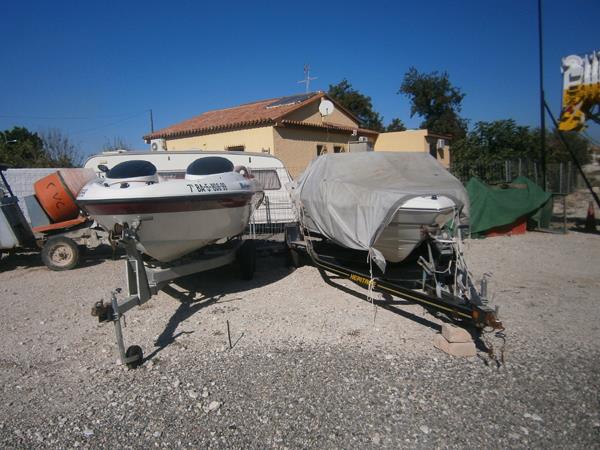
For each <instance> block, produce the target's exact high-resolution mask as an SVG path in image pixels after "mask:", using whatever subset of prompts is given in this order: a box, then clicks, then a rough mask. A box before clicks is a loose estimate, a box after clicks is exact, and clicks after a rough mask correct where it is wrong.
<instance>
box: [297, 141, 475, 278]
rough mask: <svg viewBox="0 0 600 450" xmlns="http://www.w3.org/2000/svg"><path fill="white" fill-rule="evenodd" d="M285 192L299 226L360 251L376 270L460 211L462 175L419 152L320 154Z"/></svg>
mask: <svg viewBox="0 0 600 450" xmlns="http://www.w3.org/2000/svg"><path fill="white" fill-rule="evenodd" d="M293 197H294V202H295V204H296V206H297V208H298V210H299V215H300V217H301V224H302V226H303V227H304V228H305V229H306V230H308V231H309V232H313V233H318V234H319V235H321V236H323V237H325V238H326V239H329V240H331V241H333V242H334V243H336V244H338V245H340V246H343V247H347V248H351V249H356V250H365V251H368V252H369V255H370V257H371V258H372V259H373V260H374V261H375V262H376V263H377V265H378V266H379V267H380V268H381V270H385V265H386V261H389V262H400V261H402V260H404V259H405V258H406V257H407V256H408V255H409V254H410V253H411V252H412V251H413V250H414V249H415V247H417V246H418V245H419V244H420V243H421V242H422V241H423V240H424V239H425V238H426V237H427V236H428V235H432V234H433V235H440V234H441V233H442V232H443V230H444V228H445V227H446V226H448V225H449V224H451V223H454V224H456V222H457V221H458V220H459V218H462V219H463V220H464V219H465V217H466V214H467V213H468V196H467V193H466V191H465V189H464V187H463V185H462V183H461V182H460V181H459V180H457V179H456V178H455V177H453V176H452V175H451V174H450V173H449V172H448V171H447V170H446V169H445V168H444V167H443V166H442V165H441V164H440V163H439V162H437V161H436V160H435V159H434V158H432V157H431V156H430V155H429V154H426V153H421V152H419V153H408V152H407V153H403V152H364V153H349V154H328V155H323V156H320V157H319V158H317V159H315V160H314V161H313V162H312V163H311V164H310V166H309V167H308V168H307V169H306V170H305V172H304V173H303V174H302V176H301V178H300V180H298V182H297V185H296V187H295V188H294V193H293Z"/></svg>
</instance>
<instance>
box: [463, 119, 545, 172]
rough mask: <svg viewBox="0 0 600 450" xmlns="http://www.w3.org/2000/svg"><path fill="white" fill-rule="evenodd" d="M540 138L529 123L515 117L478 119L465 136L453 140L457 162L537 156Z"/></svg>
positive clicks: (534, 157) (533, 157)
mask: <svg viewBox="0 0 600 450" xmlns="http://www.w3.org/2000/svg"><path fill="white" fill-rule="evenodd" d="M536 144H537V142H536V138H535V136H534V135H533V134H532V132H531V130H530V129H529V127H525V126H520V125H517V123H516V122H515V121H514V120H512V119H508V120H496V121H494V122H477V123H476V124H475V126H474V127H473V129H472V130H471V131H470V132H469V133H468V134H467V136H466V137H465V138H464V139H461V140H458V141H456V142H454V143H453V146H452V157H453V160H454V161H456V162H460V161H479V162H490V161H500V160H505V159H516V158H531V159H536V158H537V152H538V147H537V145H536Z"/></svg>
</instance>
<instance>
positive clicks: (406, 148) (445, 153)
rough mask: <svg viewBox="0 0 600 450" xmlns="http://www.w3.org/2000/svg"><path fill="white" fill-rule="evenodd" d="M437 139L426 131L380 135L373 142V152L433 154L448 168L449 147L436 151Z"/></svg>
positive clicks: (393, 132)
mask: <svg viewBox="0 0 600 450" xmlns="http://www.w3.org/2000/svg"><path fill="white" fill-rule="evenodd" d="M437 140H438V138H437V137H435V136H430V135H429V132H428V131H427V130H406V131H392V132H389V133H380V134H379V136H378V137H377V140H376V141H375V146H374V150H375V151H379V152H426V153H429V154H432V155H433V154H434V153H435V156H436V159H437V160H438V161H439V162H440V163H442V165H444V167H450V146H449V145H447V144H446V145H445V146H444V148H443V149H437V148H436V144H437Z"/></svg>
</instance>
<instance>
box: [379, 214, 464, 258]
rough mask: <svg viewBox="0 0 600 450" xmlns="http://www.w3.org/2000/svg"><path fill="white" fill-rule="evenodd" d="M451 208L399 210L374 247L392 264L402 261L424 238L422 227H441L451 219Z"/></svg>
mask: <svg viewBox="0 0 600 450" xmlns="http://www.w3.org/2000/svg"><path fill="white" fill-rule="evenodd" d="M453 214H454V209H453V208H445V209H440V210H438V209H430V210H427V209H404V208H400V209H399V210H398V211H397V212H396V214H394V218H393V219H392V221H391V222H390V223H389V225H388V226H386V227H385V228H384V229H383V231H382V232H381V235H380V236H379V238H377V241H375V245H374V246H373V247H375V248H376V249H377V250H379V251H380V252H381V253H382V254H383V257H384V258H385V259H386V260H387V261H389V262H393V263H397V262H400V261H403V260H404V259H406V258H407V257H408V255H410V253H411V252H412V251H413V250H414V249H415V248H416V247H417V246H418V245H419V244H420V243H421V242H423V240H424V239H425V237H426V234H425V233H424V231H423V227H433V226H436V225H438V226H441V225H444V224H445V223H447V222H448V221H449V220H451V219H452V217H453Z"/></svg>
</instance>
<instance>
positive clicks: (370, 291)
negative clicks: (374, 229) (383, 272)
mask: <svg viewBox="0 0 600 450" xmlns="http://www.w3.org/2000/svg"><path fill="white" fill-rule="evenodd" d="M367 259H368V261H369V286H368V288H367V301H369V302H371V305H373V325H375V319H377V305H376V304H375V296H374V295H373V290H374V288H375V277H374V276H373V258H371V250H370V249H369V253H368V255H367Z"/></svg>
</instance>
